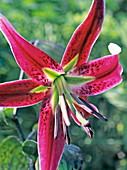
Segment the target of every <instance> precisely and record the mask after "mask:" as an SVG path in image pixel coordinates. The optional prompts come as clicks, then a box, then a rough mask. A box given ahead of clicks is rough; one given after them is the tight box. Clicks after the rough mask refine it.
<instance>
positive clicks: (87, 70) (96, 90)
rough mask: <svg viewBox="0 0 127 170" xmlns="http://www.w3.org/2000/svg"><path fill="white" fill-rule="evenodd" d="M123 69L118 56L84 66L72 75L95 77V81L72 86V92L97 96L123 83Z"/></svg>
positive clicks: (100, 59)
mask: <svg viewBox="0 0 127 170" xmlns="http://www.w3.org/2000/svg"><path fill="white" fill-rule="evenodd" d="M121 73H122V67H121V65H120V64H119V61H118V55H111V56H105V57H102V58H99V59H95V60H92V61H90V62H88V63H85V64H82V65H80V66H78V67H76V68H74V69H73V70H72V71H70V75H71V76H72V75H76V76H78V75H82V76H93V77H95V80H94V81H92V82H89V83H86V84H82V85H78V86H74V85H73V86H71V89H72V92H73V93H74V94H77V95H79V96H83V95H86V96H89V95H96V94H100V93H102V92H105V91H106V90H108V89H110V88H112V87H114V86H116V85H118V84H119V83H120V82H121V81H122V78H121Z"/></svg>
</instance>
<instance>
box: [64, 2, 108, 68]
mask: <svg viewBox="0 0 127 170" xmlns="http://www.w3.org/2000/svg"><path fill="white" fill-rule="evenodd" d="M104 9H105V4H104V0H94V1H93V4H92V7H91V9H90V11H89V14H88V16H87V18H86V19H85V21H84V22H83V23H82V24H81V25H80V26H79V27H78V28H77V29H76V31H75V32H74V34H73V36H72V38H71V40H70V42H69V44H68V46H67V49H66V51H65V54H64V57H63V60H62V66H65V65H66V64H67V63H68V62H69V61H71V60H72V58H74V57H75V56H76V55H77V54H78V53H79V59H78V62H77V66H78V65H81V64H82V63H85V62H86V61H87V59H88V57H89V54H90V51H91V48H92V46H93V44H94V42H95V40H96V39H97V37H98V35H99V33H100V30H101V27H102V23H103V19H104Z"/></svg>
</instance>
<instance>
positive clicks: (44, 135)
mask: <svg viewBox="0 0 127 170" xmlns="http://www.w3.org/2000/svg"><path fill="white" fill-rule="evenodd" d="M104 12H105V2H104V0H93V3H92V6H91V9H90V11H89V14H88V16H87V18H86V19H85V20H84V21H83V22H82V23H81V25H79V27H78V28H77V29H76V31H75V32H74V34H73V35H72V38H71V40H70V42H69V44H68V46H67V48H66V50H65V53H64V55H63V58H62V61H61V64H59V63H57V62H56V61H55V60H53V59H52V58H51V57H50V56H49V55H47V54H46V53H45V52H43V51H41V50H40V49H38V48H36V47H35V46H33V45H31V44H30V43H29V42H28V41H26V40H25V39H24V38H23V37H22V36H21V35H20V34H19V33H18V32H17V31H16V30H15V29H14V28H13V26H12V25H11V24H10V23H9V21H8V20H7V19H6V18H5V17H4V16H3V15H2V14H0V29H1V32H2V33H3V34H4V36H5V38H6V39H7V41H8V43H9V45H10V47H11V50H12V53H13V55H14V57H15V59H16V61H17V63H18V65H19V67H20V68H21V69H22V70H23V71H24V72H25V73H26V74H27V75H28V76H29V77H30V78H31V79H24V80H17V81H13V82H7V83H2V84H0V106H1V107H25V106H30V105H34V104H36V103H38V102H40V101H42V104H41V109H40V116H39V128H38V148H39V159H40V167H41V169H43V170H55V169H57V167H58V164H59V161H60V158H61V155H62V153H63V149H64V146H65V141H66V140H67V142H68V143H69V142H70V139H69V134H68V126H70V116H72V117H73V119H74V120H75V122H76V123H77V124H78V125H80V126H82V127H83V128H84V130H85V131H86V132H87V134H88V135H89V136H90V137H92V130H91V126H90V122H89V120H86V119H87V118H88V117H89V116H90V115H94V116H96V117H97V118H99V119H101V120H104V121H107V119H106V118H105V117H103V116H102V115H101V114H100V113H99V112H98V110H97V108H96V107H95V106H94V105H92V104H89V103H88V102H87V97H88V96H91V95H97V94H100V93H102V92H105V91H107V90H109V89H110V88H112V87H114V86H116V85H118V84H119V83H120V82H121V81H122V78H121V73H122V67H121V66H120V63H119V60H118V53H117V54H111V55H108V56H104V57H101V58H98V59H95V60H92V61H89V62H87V59H88V57H89V54H90V51H91V48H92V46H93V44H94V42H95V40H96V39H97V37H98V36H99V34H100V30H101V27H102V23H103V19H104Z"/></svg>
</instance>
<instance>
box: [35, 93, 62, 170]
mask: <svg viewBox="0 0 127 170" xmlns="http://www.w3.org/2000/svg"><path fill="white" fill-rule="evenodd" d="M64 145H65V138H64V134H63V130H62V123H60V126H59V134H58V138H57V139H54V115H53V113H52V106H51V94H50V93H47V94H46V97H45V98H44V100H43V102H42V106H41V112H40V117H39V129H38V146H39V158H40V167H41V169H44V170H56V169H57V167H58V164H59V161H60V158H61V156H62V153H63V149H64Z"/></svg>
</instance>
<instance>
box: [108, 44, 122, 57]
mask: <svg viewBox="0 0 127 170" xmlns="http://www.w3.org/2000/svg"><path fill="white" fill-rule="evenodd" d="M108 49H109V52H110V53H111V54H112V55H116V54H119V53H121V47H120V46H118V45H117V44H115V43H110V44H109V45H108Z"/></svg>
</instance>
